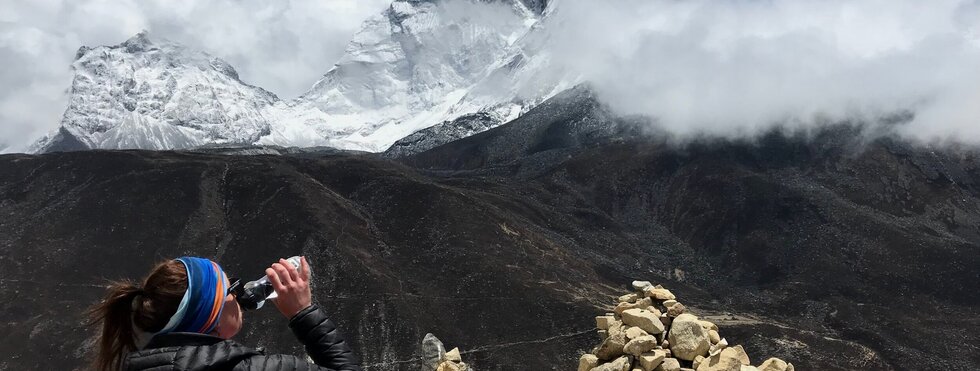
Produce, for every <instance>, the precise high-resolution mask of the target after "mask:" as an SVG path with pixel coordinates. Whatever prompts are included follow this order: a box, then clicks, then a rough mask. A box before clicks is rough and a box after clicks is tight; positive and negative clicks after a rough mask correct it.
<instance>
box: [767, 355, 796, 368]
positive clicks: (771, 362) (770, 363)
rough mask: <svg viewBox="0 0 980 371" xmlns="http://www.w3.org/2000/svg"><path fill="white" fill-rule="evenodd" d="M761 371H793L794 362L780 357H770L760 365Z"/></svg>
mask: <svg viewBox="0 0 980 371" xmlns="http://www.w3.org/2000/svg"><path fill="white" fill-rule="evenodd" d="M759 371H793V364H792V363H786V361H783V360H781V359H779V358H775V357H774V358H769V359H767V360H766V361H765V362H762V365H760V366H759Z"/></svg>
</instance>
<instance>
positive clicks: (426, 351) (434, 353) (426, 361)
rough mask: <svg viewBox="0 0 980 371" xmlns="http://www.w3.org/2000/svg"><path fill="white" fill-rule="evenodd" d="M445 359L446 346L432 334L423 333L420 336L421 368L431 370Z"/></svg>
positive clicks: (436, 367)
mask: <svg viewBox="0 0 980 371" xmlns="http://www.w3.org/2000/svg"><path fill="white" fill-rule="evenodd" d="M445 360H446V348H445V347H444V346H443V345H442V341H439V338H437V337H436V336H435V335H433V334H425V337H423V338H422V369H423V370H426V371H432V370H435V369H438V368H439V364H440V363H442V361H445Z"/></svg>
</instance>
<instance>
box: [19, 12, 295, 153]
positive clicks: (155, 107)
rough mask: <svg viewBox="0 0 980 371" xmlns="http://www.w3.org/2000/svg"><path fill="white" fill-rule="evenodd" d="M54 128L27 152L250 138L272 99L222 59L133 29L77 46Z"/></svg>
mask: <svg viewBox="0 0 980 371" xmlns="http://www.w3.org/2000/svg"><path fill="white" fill-rule="evenodd" d="M71 67H72V70H73V71H74V78H73V81H72V87H71V92H70V97H69V103H68V108H67V110H65V114H64V117H63V118H62V122H61V128H60V129H59V130H58V131H56V132H54V133H52V134H49V135H48V136H47V137H45V138H43V139H42V140H40V141H39V142H38V143H36V144H35V147H34V151H38V152H45V151H50V150H70V149H87V148H142V149H173V148H187V147H194V146H199V145H202V144H205V143H221V142H248V141H256V140H258V139H259V138H260V137H262V136H263V135H266V134H268V132H269V123H268V121H267V120H266V119H265V118H264V117H263V114H262V111H263V110H264V109H265V108H266V107H268V106H270V105H272V104H273V103H275V102H277V101H279V98H277V97H276V96H275V95H274V94H272V93H270V92H268V91H265V90H263V89H261V88H257V87H254V86H250V85H248V84H245V83H243V82H242V81H241V80H239V78H238V73H237V72H236V71H235V69H234V68H232V66H231V65H229V64H228V63H226V62H225V61H223V60H221V59H218V58H215V57H213V56H210V55H208V54H206V53H203V52H198V51H193V50H189V49H187V48H185V47H183V46H181V45H179V44H176V43H172V42H169V41H166V40H158V41H151V38H150V36H149V35H148V33H147V32H145V31H144V32H140V33H139V34H137V35H136V36H133V37H132V38H130V39H129V40H126V41H125V42H123V43H121V44H119V45H114V46H100V47H95V48H88V47H82V48H80V49H79V50H78V53H77V54H76V59H75V61H74V62H73V63H72V66H71Z"/></svg>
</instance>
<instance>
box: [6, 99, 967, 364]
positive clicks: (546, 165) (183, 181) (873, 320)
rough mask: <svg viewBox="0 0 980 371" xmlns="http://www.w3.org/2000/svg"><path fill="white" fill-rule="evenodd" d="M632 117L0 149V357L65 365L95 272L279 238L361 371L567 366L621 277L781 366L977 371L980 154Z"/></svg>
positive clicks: (98, 277) (271, 252)
mask: <svg viewBox="0 0 980 371" xmlns="http://www.w3.org/2000/svg"><path fill="white" fill-rule="evenodd" d="M635 124H636V120H626V119H622V118H618V117H615V116H612V115H610V114H609V113H608V112H607V111H606V110H605V109H603V107H602V106H601V105H600V104H598V103H596V102H595V100H594V99H592V98H591V95H590V94H589V93H588V92H587V91H585V90H578V91H573V92H571V93H569V94H565V95H562V96H560V97H558V98H556V99H555V100H553V101H551V102H547V103H545V104H542V105H541V106H540V107H539V108H537V109H535V110H533V111H532V112H530V113H528V114H527V115H525V116H524V117H523V118H522V119H519V120H516V121H514V122H512V123H509V124H507V125H503V126H501V127H498V128H495V129H492V130H490V131H487V132H485V133H481V134H478V135H475V136H473V137H469V138H465V139H462V140H459V141H455V142H452V143H449V144H446V145H443V146H440V147H437V148H435V149H432V150H430V151H427V152H424V153H421V154H418V155H414V156H411V157H408V158H405V159H403V160H402V161H403V164H399V163H396V162H392V161H390V160H384V159H380V158H376V157H374V156H370V155H349V154H330V155H324V156H322V157H316V156H314V155H312V154H310V153H305V154H303V156H223V155H215V154H207V153H175V152H143V151H120V152H102V151H95V152H77V153H55V154H47V155H43V156H26V155H6V156H0V215H3V219H2V220H0V272H3V275H2V279H0V294H2V295H4V297H5V298H7V300H5V301H4V302H3V303H2V304H0V333H2V335H0V344H2V345H0V353H2V354H6V355H8V356H7V357H4V359H2V360H0V369H5V368H10V369H31V368H40V369H70V368H73V367H76V366H79V365H80V364H81V361H80V359H81V358H82V357H83V355H84V354H83V353H84V350H85V347H84V346H80V344H83V343H84V341H85V339H86V338H87V337H88V334H89V333H88V332H86V330H85V329H84V328H83V327H82V326H81V319H80V317H79V313H80V311H81V310H82V309H83V308H84V307H85V306H86V305H89V304H91V303H92V302H93V301H95V300H96V299H97V298H98V297H99V295H100V293H101V290H102V289H101V287H100V285H101V284H102V282H103V279H105V278H111V279H115V278H123V277H137V276H139V275H141V274H143V273H144V272H145V271H146V270H147V269H148V268H149V267H150V266H151V265H152V264H153V262H155V261H157V260H159V259H163V258H167V257H172V256H176V255H181V254H198V255H204V256H210V257H215V258H217V259H218V260H220V261H221V262H223V264H224V266H225V268H226V269H227V270H228V271H230V272H231V273H232V274H233V275H240V276H245V277H248V276H249V275H255V274H256V273H259V272H261V269H262V268H263V267H264V265H266V264H268V262H269V261H270V260H272V259H273V258H276V257H280V256H289V255H294V254H300V253H303V254H307V255H309V256H311V258H312V259H311V260H312V263H313V265H314V268H315V273H316V278H315V291H316V293H315V295H316V297H317V298H318V300H319V301H320V302H321V303H323V304H324V305H325V306H326V307H327V308H328V310H329V311H330V312H331V313H334V314H335V317H336V319H337V320H338V322H339V323H340V325H341V327H343V328H344V329H346V330H347V332H348V333H349V334H350V335H351V337H353V338H354V339H355V340H354V344H355V346H356V348H357V350H358V352H359V353H360V354H361V356H362V358H363V359H364V363H365V364H366V365H369V366H370V367H369V369H372V370H390V369H394V370H397V369H404V370H409V369H417V367H418V364H416V363H414V362H415V359H416V357H417V356H418V352H419V350H418V343H419V342H420V341H421V339H422V337H423V335H424V334H425V333H426V332H432V333H435V334H437V335H438V336H439V337H440V338H441V339H442V340H444V341H446V342H447V343H450V344H454V346H459V347H460V349H463V350H464V351H465V353H466V354H465V359H466V362H467V363H469V364H471V365H473V366H474V367H475V368H477V369H480V370H542V369H556V370H568V369H573V368H574V367H575V365H576V362H575V360H577V358H578V355H580V354H582V353H584V352H587V351H589V350H590V348H591V346H592V345H594V344H595V342H596V339H595V338H594V337H595V335H594V331H593V330H594V328H593V326H592V325H593V324H594V315H595V313H596V312H597V311H603V310H606V308H607V307H608V306H610V305H612V304H613V299H614V296H615V295H617V294H618V293H619V291H622V289H623V288H624V287H625V286H624V285H626V284H628V283H629V282H630V280H631V279H632V278H634V277H643V278H649V279H651V280H657V281H660V282H665V283H669V287H671V289H672V291H674V292H675V293H677V294H678V295H679V296H683V297H684V298H685V305H688V306H689V307H692V308H695V309H696V310H697V311H698V312H699V313H703V314H705V315H712V314H714V315H715V322H716V323H717V324H718V325H719V326H721V327H722V331H724V333H725V334H726V337H727V338H728V340H729V341H732V342H733V343H738V344H742V345H744V346H745V349H746V351H748V352H749V353H751V354H766V355H771V356H776V357H780V358H782V359H785V360H787V361H790V362H793V364H794V365H796V366H797V368H798V369H801V370H805V369H823V370H834V369H947V370H949V369H972V368H976V367H977V366H978V365H980V358H978V354H980V350H978V349H977V344H980V336H978V335H977V334H980V324H978V322H977V320H976V315H977V313H978V310H977V308H978V306H980V293H978V292H977V291H976V287H978V286H980V277H978V274H980V270H978V269H977V267H980V247H978V246H980V229H978V226H980V197H978V195H980V192H978V188H977V184H978V183H977V181H978V180H980V172H978V163H977V157H976V152H973V151H970V150H965V149H951V148H943V149H929V148H922V147H916V146H913V145H910V144H907V143H903V142H900V141H897V140H893V139H888V138H882V139H876V140H871V141H868V142H862V141H861V140H860V139H859V138H862V136H861V135H859V134H860V133H858V132H857V131H858V130H859V129H854V128H849V127H835V128H831V129H828V130H824V131H821V132H819V133H811V134H809V135H805V136H804V135H785V134H782V133H772V134H771V135H767V136H764V137H762V138H760V139H758V140H752V141H725V140H704V141H700V142H695V143H689V144H685V145H673V144H670V143H668V142H666V141H664V140H658V139H652V138H646V137H643V138H641V137H640V136H639V134H638V133H639V130H638V129H637V128H636V126H635ZM250 272H251V273H250ZM725 312H730V313H736V314H737V315H736V316H728V315H725V314H724V313H725ZM277 316H278V315H277V314H275V313H272V312H271V311H265V312H259V313H250V314H249V315H247V318H246V328H245V330H244V332H243V336H242V341H243V342H245V343H247V344H251V345H262V346H266V347H268V348H269V350H270V351H282V352H293V353H299V352H301V349H300V348H299V347H297V346H296V344H295V342H294V341H293V340H292V339H291V335H290V334H289V333H288V330H287V329H286V328H285V323H284V321H282V320H281V319H279V318H277Z"/></svg>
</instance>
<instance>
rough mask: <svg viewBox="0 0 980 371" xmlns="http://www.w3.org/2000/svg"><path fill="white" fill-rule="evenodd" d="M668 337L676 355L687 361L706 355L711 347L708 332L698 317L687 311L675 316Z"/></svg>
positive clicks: (672, 350)
mask: <svg viewBox="0 0 980 371" xmlns="http://www.w3.org/2000/svg"><path fill="white" fill-rule="evenodd" d="M667 338H668V340H669V341H670V350H671V352H672V353H673V354H674V357H677V358H680V359H683V360H685V361H693V360H694V358H696V357H697V356H699V355H700V356H704V355H705V354H707V353H708V350H709V349H710V348H711V343H710V342H709V341H708V333H707V332H706V331H704V329H703V328H702V327H701V325H700V324H699V323H698V318H697V317H695V316H693V315H690V314H687V313H685V314H681V315H679V316H677V318H674V322H673V324H672V325H671V326H670V332H669V333H668V337H667Z"/></svg>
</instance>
